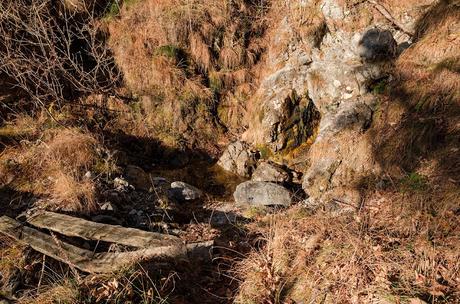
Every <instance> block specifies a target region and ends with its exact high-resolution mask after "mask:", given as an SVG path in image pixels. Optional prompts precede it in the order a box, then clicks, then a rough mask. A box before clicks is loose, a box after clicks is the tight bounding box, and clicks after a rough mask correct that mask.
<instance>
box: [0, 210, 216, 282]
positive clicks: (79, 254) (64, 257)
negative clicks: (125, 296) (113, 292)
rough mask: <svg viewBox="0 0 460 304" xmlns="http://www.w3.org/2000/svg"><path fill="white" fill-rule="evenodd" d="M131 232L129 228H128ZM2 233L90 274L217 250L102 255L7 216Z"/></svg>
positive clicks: (174, 248) (170, 248) (176, 248)
mask: <svg viewBox="0 0 460 304" xmlns="http://www.w3.org/2000/svg"><path fill="white" fill-rule="evenodd" d="M125 229H129V228H125ZM0 232H2V233H4V234H6V235H8V236H10V237H12V238H13V239H16V240H17V241H20V242H22V243H25V244H27V245H29V246H30V247H32V248H33V249H35V250H36V251H38V252H40V253H43V254H45V255H47V256H49V257H52V258H54V259H56V260H58V261H61V262H64V263H66V264H68V265H70V266H72V267H75V268H77V269H80V270H82V271H85V272H89V273H111V272H114V271H116V270H118V269H120V268H122V267H124V266H127V265H130V264H132V263H135V262H138V261H140V260H145V259H150V258H154V257H162V258H174V259H177V258H185V259H186V258H187V257H188V256H193V255H194V254H195V253H196V250H197V249H199V250H201V251H202V250H203V248H208V251H209V250H210V248H211V247H212V246H213V241H209V242H203V243H193V244H187V245H186V244H183V243H175V244H172V245H171V244H170V245H164V246H155V247H152V246H151V247H147V248H144V249H140V250H136V251H131V252H99V253H94V252H92V251H89V250H86V249H82V248H79V247H77V246H74V245H71V244H68V243H65V242H62V241H59V240H58V239H57V238H56V237H53V236H51V235H48V234H46V233H43V232H41V231H38V230H36V229H34V228H30V227H27V226H24V225H22V224H21V223H19V222H18V221H16V220H14V219H12V218H9V217H7V216H2V217H0Z"/></svg>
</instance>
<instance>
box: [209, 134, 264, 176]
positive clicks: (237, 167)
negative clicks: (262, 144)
mask: <svg viewBox="0 0 460 304" xmlns="http://www.w3.org/2000/svg"><path fill="white" fill-rule="evenodd" d="M217 164H218V165H219V166H221V167H222V168H223V169H224V170H226V171H229V172H233V173H235V174H238V175H241V176H245V177H250V176H251V174H252V172H253V171H254V168H255V166H256V164H257V157H256V153H255V152H253V151H251V150H250V147H249V145H248V144H247V143H245V142H242V141H236V142H234V143H231V144H230V145H229V146H228V147H227V149H226V150H225V151H224V153H223V154H222V156H221V157H220V159H219V161H218V162H217Z"/></svg>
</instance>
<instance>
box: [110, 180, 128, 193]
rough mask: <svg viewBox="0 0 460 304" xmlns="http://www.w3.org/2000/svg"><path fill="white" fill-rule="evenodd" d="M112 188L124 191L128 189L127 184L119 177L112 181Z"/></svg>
mask: <svg viewBox="0 0 460 304" xmlns="http://www.w3.org/2000/svg"><path fill="white" fill-rule="evenodd" d="M113 186H114V188H115V189H117V190H126V189H127V188H129V183H128V182H127V181H126V180H124V179H123V178H121V177H116V178H115V179H114V180H113Z"/></svg>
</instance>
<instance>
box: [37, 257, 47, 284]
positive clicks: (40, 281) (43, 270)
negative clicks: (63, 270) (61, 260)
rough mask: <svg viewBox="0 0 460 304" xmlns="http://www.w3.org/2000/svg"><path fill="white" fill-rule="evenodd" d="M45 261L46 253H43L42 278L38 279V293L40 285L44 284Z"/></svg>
mask: <svg viewBox="0 0 460 304" xmlns="http://www.w3.org/2000/svg"><path fill="white" fill-rule="evenodd" d="M45 261H46V255H43V261H42V269H41V271H40V279H39V280H38V285H37V293H40V286H41V285H42V280H43V273H44V272H45Z"/></svg>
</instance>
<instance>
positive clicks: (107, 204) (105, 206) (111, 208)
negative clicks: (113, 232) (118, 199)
mask: <svg viewBox="0 0 460 304" xmlns="http://www.w3.org/2000/svg"><path fill="white" fill-rule="evenodd" d="M116 209H117V208H116V207H115V206H114V205H113V204H112V203H110V202H105V203H104V204H102V206H101V210H103V211H115V210H116Z"/></svg>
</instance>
